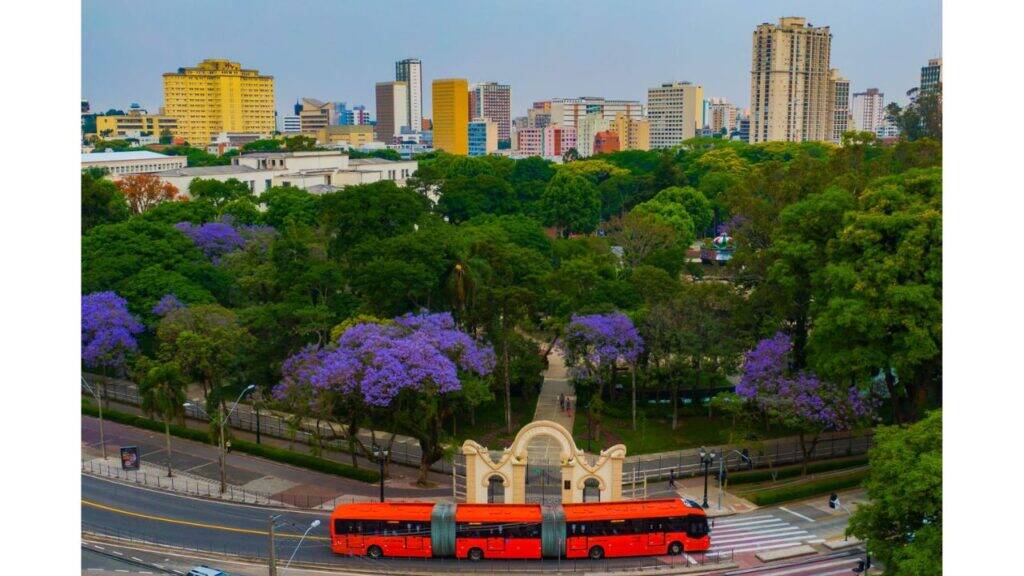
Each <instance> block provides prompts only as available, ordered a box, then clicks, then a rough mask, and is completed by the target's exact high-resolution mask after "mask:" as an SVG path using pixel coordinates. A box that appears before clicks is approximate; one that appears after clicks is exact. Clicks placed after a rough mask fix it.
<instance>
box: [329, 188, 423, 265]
mask: <svg viewBox="0 0 1024 576" xmlns="http://www.w3.org/2000/svg"><path fill="white" fill-rule="evenodd" d="M426 211H427V203H426V200H425V199H424V198H423V197H422V196H420V195H419V194H417V193H416V192H414V191H413V190H410V189H408V188H399V187H398V186H396V185H395V183H394V182H391V181H389V180H388V181H382V182H375V183H373V184H361V185H358V186H347V187H346V188H345V190H343V191H341V192H333V193H330V194H324V195H323V196H321V197H320V208H319V212H320V219H321V222H322V223H323V226H324V231H325V232H326V234H327V236H328V237H329V238H330V243H329V247H330V252H331V254H332V255H334V256H337V257H341V256H342V255H344V254H345V253H347V252H348V251H349V250H350V249H351V248H352V247H354V246H355V245H356V244H359V243H360V242H363V241H366V240H370V239H375V238H376V239H381V238H390V237H392V236H398V235H400V234H405V233H408V232H412V231H413V226H414V225H415V224H416V222H418V221H419V220H420V218H421V217H422V216H423V215H424V214H425V213H426Z"/></svg>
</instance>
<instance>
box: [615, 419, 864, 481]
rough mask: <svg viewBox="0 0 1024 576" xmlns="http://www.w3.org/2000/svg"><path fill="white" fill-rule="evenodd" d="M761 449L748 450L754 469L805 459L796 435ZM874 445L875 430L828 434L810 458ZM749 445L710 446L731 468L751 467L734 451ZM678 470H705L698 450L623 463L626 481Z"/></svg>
mask: <svg viewBox="0 0 1024 576" xmlns="http://www.w3.org/2000/svg"><path fill="white" fill-rule="evenodd" d="M759 444H760V446H761V449H760V450H757V451H754V450H748V454H749V458H750V460H751V461H752V464H753V466H752V467H753V468H766V467H768V465H769V464H770V465H771V466H773V467H775V466H784V465H787V464H796V463H800V462H802V461H803V452H802V451H801V449H800V442H799V440H798V439H796V438H779V439H776V440H766V441H762V442H760V443H759ZM873 445H874V432H873V431H871V430H866V431H858V432H831V433H825V434H823V435H822V437H821V438H820V439H819V440H818V443H817V444H816V445H815V447H814V450H813V451H812V452H811V454H810V456H809V460H825V459H830V458H841V457H844V456H857V455H862V454H866V453H867V451H868V450H869V449H870V448H871V447H872V446H873ZM744 448H747V447H746V446H743V445H742V444H736V445H730V446H709V447H708V450H710V451H713V452H715V453H716V454H721V453H724V454H725V462H724V464H723V467H724V468H725V469H726V470H727V471H730V472H732V471H737V470H745V469H747V468H748V467H750V466H749V465H748V464H747V463H746V462H744V461H743V459H742V458H740V456H738V455H737V454H736V453H735V452H732V450H737V451H740V452H742V451H743V449H744ZM711 471H712V472H713V473H717V471H718V459H717V458H716V460H715V463H714V464H713V465H712V470H711ZM672 472H674V474H675V476H676V477H677V478H680V477H687V476H689V477H693V476H697V475H699V474H702V473H703V468H702V467H701V463H700V455H699V454H698V451H697V450H696V449H690V450H680V451H677V452H670V453H662V454H651V455H638V456H627V457H626V459H625V461H624V462H623V465H622V479H623V484H634V483H642V482H643V481H644V479H646V480H647V481H651V480H662V479H667V478H668V477H669V474H670V473H672Z"/></svg>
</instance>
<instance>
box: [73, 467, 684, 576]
mask: <svg viewBox="0 0 1024 576" xmlns="http://www.w3.org/2000/svg"><path fill="white" fill-rule="evenodd" d="M272 514H281V518H280V519H279V522H278V527H277V528H276V530H275V532H276V534H277V539H276V545H277V546H276V550H277V558H278V563H279V565H282V566H283V565H284V563H285V562H287V559H288V558H289V557H290V556H291V554H292V553H293V552H294V553H295V561H296V562H310V563H318V564H329V565H332V566H336V567H338V568H352V569H363V570H373V571H376V572H384V573H386V572H390V571H395V570H402V569H410V570H411V569H418V570H430V571H435V572H438V573H454V572H459V571H467V569H468V568H469V566H468V565H467V561H466V560H455V559H425V560H423V559H420V560H407V559H396V558H392V559H383V560H378V561H372V560H369V559H367V558H364V557H356V558H347V557H341V556H338V555H335V554H333V553H332V552H331V551H330V547H329V545H328V542H329V541H328V535H329V533H328V527H327V522H328V518H329V515H328V514H325V513H321V512H313V511H303V510H283V511H280V510H272V509H267V508H263V507H256V506H246V505H241V504H232V503H227V502H219V501H212V500H205V499H200V498H192V497H187V496H182V495H178V494H173V493H168V492H161V491H156V490H150V489H145V488H140V487H136V486H133V485H127V484H122V483H119V482H113V481H108V480H104V479H100V478H95V477H92V476H88V475H82V525H83V529H84V530H88V531H90V532H95V533H99V534H105V535H109V536H120V537H124V538H128V537H130V538H133V539H135V540H137V541H139V542H145V543H151V544H164V545H170V546H175V547H184V548H188V549H192V550H195V551H197V552H198V553H199V554H200V555H202V554H203V553H214V554H215V553H224V554H232V555H241V556H246V557H250V558H257V559H260V558H266V557H267V553H268V547H269V546H268V537H267V527H268V521H269V518H270V516H271V515H272ZM315 519H319V520H320V521H321V523H320V526H318V527H316V528H314V529H313V530H311V531H310V533H309V536H308V537H307V538H306V539H305V540H304V541H303V542H302V544H301V546H298V548H296V546H297V545H298V544H299V540H300V536H301V535H302V532H303V531H304V530H305V528H306V527H308V526H309V525H310V523H311V522H312V521H313V520H315ZM693 561H695V560H691V559H690V558H689V557H684V556H678V557H668V556H666V557H657V558H626V559H606V560H604V561H602V568H626V567H640V566H655V565H666V564H672V563H687V562H693ZM574 565H575V567H576V569H577V571H592V570H593V569H594V563H593V562H590V561H587V560H581V561H578V562H577V561H565V560H561V561H559V560H545V561H540V560H529V561H524V560H518V561H500V560H493V561H488V560H484V561H482V562H480V563H476V564H473V565H472V568H473V571H494V572H514V571H524V572H525V571H531V572H535V571H540V570H553V569H555V568H556V566H558V567H562V568H563V569H569V570H572V569H573V567H574Z"/></svg>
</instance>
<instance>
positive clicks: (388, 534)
mask: <svg viewBox="0 0 1024 576" xmlns="http://www.w3.org/2000/svg"><path fill="white" fill-rule="evenodd" d="M330 531H331V549H332V550H333V551H334V552H336V553H338V554H347V555H360V556H362V555H365V556H369V557H371V558H381V557H385V556H388V557H423V558H430V557H435V558H446V557H457V558H468V559H470V560H480V559H483V558H503V559H513V558H514V559H524V558H558V557H562V558H587V557H589V558H592V559H595V560H597V559H601V558H605V557H621V556H656V555H662V554H681V553H682V552H702V551H705V550H708V549H709V548H710V547H711V537H710V535H709V533H708V522H707V516H706V515H705V513H704V510H703V509H701V508H700V507H699V506H697V505H696V503H694V502H689V501H687V502H683V501H681V500H678V499H667V500H645V501H626V502H612V503H599V502H592V503H587V504H565V505H564V506H563V505H553V506H541V505H539V504H458V505H456V504H432V503H429V502H422V503H421V502H409V503H393V504H392V503H380V504H377V503H367V504H342V505H340V506H338V507H337V508H335V509H334V513H333V514H332V515H331V526H330Z"/></svg>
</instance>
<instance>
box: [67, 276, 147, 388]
mask: <svg viewBox="0 0 1024 576" xmlns="http://www.w3.org/2000/svg"><path fill="white" fill-rule="evenodd" d="M142 329H143V327H142V323H141V322H139V320H138V319H137V318H136V317H135V316H133V315H132V313H131V312H129V311H128V302H127V301H126V300H125V299H124V298H121V297H120V296H118V295H117V294H115V293H114V292H94V293H92V294H86V295H84V296H82V365H83V366H84V367H85V368H87V369H90V370H99V371H101V372H103V373H105V374H116V375H120V374H123V373H124V370H125V366H126V365H127V363H128V359H129V357H130V356H131V355H132V354H134V353H135V352H137V351H138V349H139V345H138V342H136V341H135V335H136V334H138V333H140V332H142ZM101 388H102V389H103V399H104V402H105V401H106V387H105V386H102V387H101Z"/></svg>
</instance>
